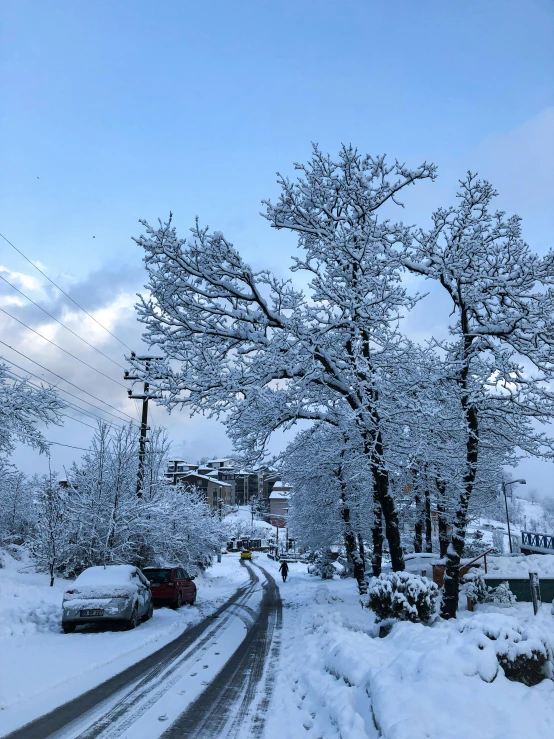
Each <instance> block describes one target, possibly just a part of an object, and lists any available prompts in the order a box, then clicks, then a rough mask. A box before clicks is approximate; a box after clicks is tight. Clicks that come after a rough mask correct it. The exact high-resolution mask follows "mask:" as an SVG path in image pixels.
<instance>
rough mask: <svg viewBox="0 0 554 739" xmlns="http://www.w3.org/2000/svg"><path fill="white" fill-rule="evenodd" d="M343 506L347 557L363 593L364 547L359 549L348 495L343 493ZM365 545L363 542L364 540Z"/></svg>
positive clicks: (361, 593) (364, 588) (365, 589)
mask: <svg viewBox="0 0 554 739" xmlns="http://www.w3.org/2000/svg"><path fill="white" fill-rule="evenodd" d="M341 500H342V503H343V505H342V508H341V517H342V521H343V523H344V548H345V549H346V559H347V560H348V564H349V565H350V566H351V568H352V572H353V574H354V578H355V579H356V582H357V583H358V592H359V593H360V595H363V594H364V593H366V592H367V585H366V582H365V557H364V551H363V548H362V549H361V550H358V543H357V542H356V535H355V534H354V532H353V531H352V525H351V523H350V508H349V507H348V506H347V505H346V495H345V494H344V493H342V494H341ZM362 546H363V542H362Z"/></svg>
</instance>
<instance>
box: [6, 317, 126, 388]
mask: <svg viewBox="0 0 554 739" xmlns="http://www.w3.org/2000/svg"><path fill="white" fill-rule="evenodd" d="M0 311H2V313H5V314H6V315H7V316H9V317H10V318H11V319H12V320H13V321H17V323H19V324H21V326H25V328H26V329H28V330H29V331H32V332H33V333H34V334H36V335H37V336H40V338H41V339H44V341H47V342H48V343H49V344H52V346H55V347H56V349H59V350H60V351H62V352H65V354H67V355H68V356H70V357H72V358H73V359H76V360H77V362H81V364H84V365H85V367H88V368H89V369H91V370H94V371H95V372H98V374H99V375H102V377H105V378H106V379H108V380H110V381H111V382H115V384H116V385H119V387H125V385H123V383H121V382H118V381H117V380H114V379H113V377H110V376H109V375H106V374H105V373H104V372H101V371H100V370H99V369H96V367H93V366H92V364H89V363H88V362H85V360H84V359H80V358H79V357H76V356H75V354H72V353H71V352H68V351H67V349H64V348H63V347H62V346H60V345H59V344H56V342H54V341H51V340H50V339H47V338H46V336H43V335H42V334H41V333H39V332H38V331H36V330H35V329H34V328H31V326H28V325H27V324H26V323H23V321H20V320H19V318H16V317H15V316H12V314H11V313H8V311H7V310H5V309H4V308H0Z"/></svg>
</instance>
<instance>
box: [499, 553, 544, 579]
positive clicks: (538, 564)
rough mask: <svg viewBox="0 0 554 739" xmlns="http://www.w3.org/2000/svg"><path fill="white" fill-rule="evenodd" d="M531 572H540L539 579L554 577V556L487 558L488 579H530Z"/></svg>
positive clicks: (534, 555) (519, 555)
mask: <svg viewBox="0 0 554 739" xmlns="http://www.w3.org/2000/svg"><path fill="white" fill-rule="evenodd" d="M530 572H538V574H539V578H540V577H554V554H530V555H528V556H526V555H524V554H518V555H515V556H513V557H501V556H498V557H490V556H488V557H487V576H488V577H498V578H501V577H506V578H508V577H529V573H530Z"/></svg>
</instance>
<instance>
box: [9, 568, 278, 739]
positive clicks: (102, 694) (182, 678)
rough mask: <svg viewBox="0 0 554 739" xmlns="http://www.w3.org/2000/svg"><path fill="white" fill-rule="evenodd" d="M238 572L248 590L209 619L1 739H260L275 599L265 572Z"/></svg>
mask: <svg viewBox="0 0 554 739" xmlns="http://www.w3.org/2000/svg"><path fill="white" fill-rule="evenodd" d="M245 566H246V567H248V570H249V576H250V582H249V584H248V585H247V586H245V587H243V588H240V589H239V590H238V591H237V592H236V593H235V595H234V596H233V597H232V598H230V599H229V600H228V601H227V602H226V603H225V604H224V605H223V606H221V608H219V609H218V610H217V611H216V612H215V613H214V614H213V615H212V616H211V617H210V618H207V619H205V620H204V621H202V622H201V623H200V624H198V625H197V626H195V627H193V628H191V629H189V630H188V631H186V632H185V633H184V634H182V636H180V637H179V638H178V639H176V640H175V641H173V642H171V643H170V644H168V645H167V646H165V647H163V648H162V649H160V650H159V651H157V652H155V653H154V654H152V655H150V656H149V657H147V658H146V659H143V660H141V661H140V662H138V663H137V664H135V665H133V666H132V667H130V668H128V669H127V670H125V671H124V672H122V673H120V674H119V675H116V676H115V677H113V678H111V679H110V680H107V681H106V682H104V683H102V684H101V685H99V686H98V687H96V688H94V689H93V690H90V691H88V692H87V693H85V694H83V695H81V696H80V697H78V698H76V699H75V700H73V701H71V702H69V703H66V704H65V705H63V706H61V707H60V708H58V709H56V710H55V711H52V712H51V713H49V714H47V715H46V716H43V717H42V718H40V719H38V720H37V721H35V722H33V723H32V724H29V725H27V726H26V727H23V728H22V729H20V730H18V731H16V732H14V733H12V734H10V735H9V738H8V739H46V738H47V737H51V738H52V739H54V738H56V739H97V738H98V739H115V737H118V738H121V739H130V737H133V739H136V737H148V739H156V737H162V736H163V737H164V738H171V739H175V738H176V737H198V738H199V739H200V738H205V739H207V738H208V737H221V738H222V739H224V737H228V738H229V739H242V738H243V737H244V739H246V737H259V736H261V733H262V731H263V727H264V713H265V710H266V708H267V706H268V704H269V700H270V696H271V691H272V687H273V682H274V677H275V674H274V669H275V666H276V664H277V660H278V656H279V648H280V627H281V619H282V613H281V599H280V597H279V590H278V588H277V586H276V584H275V581H274V580H273V578H272V577H271V575H270V574H269V573H268V572H267V571H266V570H264V569H263V568H261V567H258V566H256V564H255V563H252V564H248V565H245ZM262 573H263V574H262ZM260 575H262V576H261V577H260Z"/></svg>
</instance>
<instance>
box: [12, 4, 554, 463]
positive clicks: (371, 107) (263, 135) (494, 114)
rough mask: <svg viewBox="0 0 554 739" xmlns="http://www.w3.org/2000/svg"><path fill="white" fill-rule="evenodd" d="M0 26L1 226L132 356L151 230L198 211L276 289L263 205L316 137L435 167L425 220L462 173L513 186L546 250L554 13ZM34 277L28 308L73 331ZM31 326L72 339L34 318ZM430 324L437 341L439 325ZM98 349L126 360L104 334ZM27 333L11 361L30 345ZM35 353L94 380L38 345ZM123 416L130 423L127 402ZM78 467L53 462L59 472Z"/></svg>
mask: <svg viewBox="0 0 554 739" xmlns="http://www.w3.org/2000/svg"><path fill="white" fill-rule="evenodd" d="M0 8H1V17H2V54H1V59H0V65H1V67H0V74H1V77H0V84H1V87H2V90H3V93H2V99H3V104H2V112H1V120H0V126H1V128H0V132H1V136H2V153H1V156H2V161H1V168H0V188H1V190H0V226H1V228H0V230H1V231H2V233H4V234H5V235H6V236H7V237H8V238H10V239H11V240H12V241H13V242H14V243H15V244H16V245H17V246H19V247H20V248H21V249H22V250H23V251H24V252H25V253H26V254H27V255H28V256H29V257H30V258H32V259H35V260H38V261H39V262H40V263H41V265H43V266H44V268H45V271H46V272H47V273H48V274H49V275H50V276H51V277H53V278H54V279H56V280H57V281H59V282H60V284H62V285H63V286H64V287H65V288H66V289H68V290H70V291H72V294H74V295H75V296H76V297H78V299H79V300H80V302H82V303H83V304H85V305H86V306H87V307H88V308H90V309H91V310H95V311H100V313H99V314H98V315H102V317H103V320H105V321H106V322H108V323H109V324H110V326H111V327H112V328H113V329H114V330H115V332H116V333H118V332H119V333H120V334H121V335H123V336H124V337H125V340H126V341H128V340H131V341H133V342H136V341H138V336H139V333H140V332H139V330H138V329H137V327H136V326H135V324H134V322H133V315H132V303H133V299H132V295H133V293H134V292H136V291H137V290H138V289H140V287H141V284H142V282H143V276H142V273H141V263H140V260H141V256H142V255H141V254H140V253H139V252H138V249H137V247H136V246H135V245H134V244H133V242H132V241H131V239H130V237H131V236H132V235H136V234H137V233H138V232H139V230H140V228H139V226H138V224H137V220H138V218H147V219H148V220H152V221H153V220H155V219H156V218H157V217H158V216H161V217H164V216H166V215H167V213H168V211H169V210H170V209H171V210H173V211H174V213H175V218H176V222H177V224H178V226H179V227H180V228H181V229H182V230H183V231H184V230H185V229H186V228H187V227H188V226H189V225H190V224H191V223H192V222H193V219H194V217H195V216H196V215H199V216H200V217H201V219H202V221H203V222H204V223H209V224H210V225H211V226H212V227H214V228H218V229H220V230H223V231H224V232H225V233H226V235H228V237H229V238H230V239H231V240H232V241H234V243H235V244H236V245H237V246H239V247H240V248H241V250H242V251H243V253H244V254H245V255H246V256H247V258H248V259H249V260H250V261H251V262H252V263H253V264H255V265H256V266H261V265H262V264H263V265H264V266H269V267H270V268H272V269H275V270H277V271H283V270H285V269H286V267H287V264H288V262H289V255H290V253H291V252H292V250H293V243H292V241H291V240H290V238H288V237H287V236H286V235H283V234H276V233H274V232H272V231H271V230H270V229H269V228H268V226H267V224H266V222H265V221H264V220H263V219H261V218H260V217H259V215H258V213H259V211H260V210H261V208H260V200H261V199H262V198H266V197H275V196H276V194H277V189H276V185H275V172H276V171H277V170H280V171H282V172H284V173H289V172H291V171H292V163H293V162H294V161H301V160H303V159H306V158H307V156H308V155H309V151H310V142H311V141H316V142H318V143H319V144H320V145H321V147H322V148H323V149H326V150H329V151H331V152H336V150H337V149H338V147H339V145H340V143H341V142H347V143H349V142H352V143H353V144H355V145H356V146H358V147H359V148H360V149H361V150H363V151H368V152H371V153H387V154H388V155H389V156H391V157H393V158H394V157H397V158H399V159H402V160H404V161H406V162H407V163H409V164H414V165H416V164H418V163H419V162H420V161H422V160H424V159H427V160H430V161H434V162H435V163H436V164H437V165H438V167H439V180H438V181H437V182H436V183H435V184H428V185H425V186H423V187H422V188H420V190H419V191H417V192H416V190H415V189H414V190H413V194H412V193H410V202H407V203H406V205H407V213H408V214H409V218H408V219H412V220H414V221H415V220H418V221H425V219H426V218H428V215H429V213H430V212H431V210H432V209H433V208H434V207H436V206H437V205H438V204H442V203H445V202H449V201H451V200H452V196H453V194H454V192H455V186H456V180H457V178H458V177H460V176H462V175H463V173H464V171H465V170H467V169H468V168H472V169H474V170H478V171H479V172H480V173H482V174H483V175H485V176H487V177H489V178H490V179H491V180H492V181H493V182H494V183H495V185H496V186H497V188H498V189H499V191H500V193H501V197H500V199H499V205H501V206H502V207H505V208H506V209H507V210H509V211H511V212H514V211H515V212H519V213H520V214H521V215H522V216H523V217H524V229H525V235H526V237H527V239H528V240H529V242H530V243H531V245H532V246H534V247H535V248H536V249H537V250H539V251H543V250H544V249H546V248H547V247H549V246H550V245H551V233H552V227H553V226H554V218H553V216H552V211H553V209H552V207H551V204H552V201H553V198H554V186H553V183H554V180H553V174H552V172H553V171H554V152H553V143H552V142H553V140H554V83H553V80H554V51H553V50H554V5H553V4H552V2H550V0H525V2H521V0H520V1H518V2H515V1H513V0H467V1H466V0H464V2H457V3H456V2H445V1H444V0H419V1H418V2H414V1H413V0H412V1H409V0H388V1H387V2H385V1H384V0H383V1H377V0H341V1H340V2H339V1H338V0H337V1H336V2H331V1H325V0H318V1H317V2H315V1H312V0H305V1H304V0H296V2H290V1H289V0H284V1H283V2H280V3H269V2H262V1H261V0H260V1H256V2H254V1H253V0H242V1H240V2H229V1H226V2H225V1H219V2H210V1H204V2H195V3H193V2H186V1H185V0H180V1H177V0H165V1H164V2H152V0H150V1H146V0H144V1H143V0H109V1H104V0H94V2H92V1H90V0H89V1H88V2H84V1H83V2H74V1H71V0H70V1H67V2H59V1H58V2H56V1H55V0H49V1H48V2H44V1H43V0H40V1H35V2H28V1H27V0H10V1H8V2H5V1H4V2H0ZM405 217H406V216H405ZM93 237H94V238H93ZM0 267H2V268H4V269H5V270H9V271H10V274H12V276H13V275H16V276H15V277H13V279H14V280H15V281H16V282H17V280H19V282H18V284H19V285H21V284H23V282H21V280H23V281H25V280H27V284H30V283H29V279H30V276H31V274H32V268H31V267H30V265H28V264H26V263H25V262H24V261H23V260H22V259H21V258H20V257H19V256H18V255H17V254H16V253H15V252H13V251H12V250H11V249H10V247H8V246H7V245H6V244H5V243H2V244H0ZM4 274H7V273H4ZM18 275H19V276H18ZM33 277H36V278H39V282H37V283H36V284H34V283H33V285H32V288H29V289H32V291H34V292H33V294H34V296H35V299H37V300H38V301H39V302H40V301H42V304H43V305H45V306H46V305H47V304H48V305H49V306H51V307H52V308H53V309H56V310H58V311H59V312H60V314H62V315H66V317H67V320H68V321H70V320H74V321H75V322H76V323H77V324H78V322H79V319H78V318H77V317H76V316H71V315H70V314H69V313H67V312H66V313H64V311H66V309H65V308H64V307H63V304H62V303H61V302H60V301H59V300H58V298H57V297H56V296H55V294H54V293H53V292H52V291H51V290H49V289H48V287H47V286H46V285H44V283H43V281H41V280H40V275H38V273H36V274H34V275H33ZM4 292H6V291H5V290H4V288H2V293H0V299H1V298H2V295H4ZM6 294H7V293H6ZM12 298H13V296H12ZM15 309H17V310H19V309H20V310H21V311H27V310H28V308H24V306H23V305H21V306H17V305H16V306H15ZM26 315H27V314H26ZM28 320H29V321H33V320H34V323H32V324H31V325H34V326H35V327H36V326H42V329H41V330H43V331H47V330H48V331H50V333H49V334H48V335H49V336H54V335H55V336H56V337H57V338H56V340H57V341H59V342H60V343H62V342H63V341H66V340H67V337H63V336H62V334H61V333H59V332H58V331H57V330H56V331H55V330H54V328H53V327H51V326H47V325H46V324H44V323H43V322H42V323H41V321H42V319H41V318H40V316H39V315H38V314H37V315H35V314H32V315H31V314H29V315H28ZM421 320H423V323H425V320H426V319H425V317H423V318H422V317H418V319H417V321H418V325H420V323H421ZM414 327H415V323H414ZM425 327H426V330H427V329H428V330H432V329H433V320H432V319H431V318H430V317H428V320H427V323H425ZM2 329H3V331H7V332H8V333H9V332H10V331H11V330H12V327H11V325H10V324H9V322H8V323H5V325H4V322H2ZM90 331H91V336H93V338H94V340H95V341H97V342H98V345H99V346H102V347H103V348H104V349H106V348H107V349H109V350H110V351H112V352H113V355H114V356H117V357H118V358H119V359H121V358H122V357H121V353H120V351H119V349H120V347H118V345H117V344H114V343H113V342H111V341H110V338H109V336H108V335H102V332H96V330H95V329H94V327H92V328H91V329H90ZM62 333H63V332H62ZM12 336H13V342H14V343H13V345H14V346H15V345H16V342H17V341H18V340H20V341H22V339H21V335H20V334H16V333H13V334H12ZM23 345H24V346H25V351H26V352H30V351H31V349H33V348H34V349H35V351H36V352H38V353H39V354H41V356H42V357H43V358H44V357H48V359H49V361H50V365H49V366H52V367H53V366H54V365H55V366H56V367H58V368H63V370H64V372H63V373H62V374H64V373H67V374H66V376H68V377H69V376H70V377H72V378H74V380H78V381H79V383H83V384H85V383H87V382H89V383H90V382H93V380H92V379H91V378H88V377H85V376H83V375H82V374H80V372H81V369H80V368H74V367H72V366H70V365H69V364H66V359H64V358H63V357H57V355H55V353H52V354H50V353H47V350H46V349H45V348H40V350H39V346H38V344H37V343H36V342H35V343H34V344H33V343H31V342H30V341H28V342H27V343H24V344H23ZM64 345H65V344H64ZM20 346H21V345H20ZM68 346H69V344H68ZM49 351H50V350H48V352H49ZM29 355H30V354H29ZM30 356H31V355H30ZM33 356H35V355H33ZM37 356H38V355H37ZM87 356H88V355H87ZM6 358H7V359H10V358H11V356H10V355H9V351H6ZM29 366H30V365H29ZM58 371H59V370H58ZM93 384H94V383H93ZM87 386H88V385H87ZM98 388H99V391H100V390H101V389H103V386H100V385H99V386H98ZM113 389H114V391H115V385H114V388H113ZM106 392H107V391H106ZM117 392H119V391H117ZM110 397H112V396H111V395H110ZM113 402H115V403H119V404H121V407H122V408H123V407H126V405H125V403H126V400H125V398H120V397H119V396H117V395H114V396H113ZM158 416H159V420H161V419H162V414H161V412H160V411H158ZM208 428H209V429H210V430H207V429H208ZM171 429H172V434H173V435H174V436H175V438H176V440H177V441H180V440H181V439H185V438H186V439H187V440H188V441H187V443H188V444H189V446H188V447H186V446H185V447H184V448H183V453H184V454H186V453H188V452H190V454H191V455H193V456H194V455H196V456H199V455H200V454H202V453H203V452H202V451H201V449H202V448H204V447H206V448H205V453H206V454H208V455H210V454H212V453H214V454H215V453H220V452H222V453H224V452H226V451H228V449H225V448H221V446H223V445H224V444H225V440H224V437H223V436H222V435H221V434H220V432H219V431H214V430H213V429H211V427H208V425H206V423H204V425H202V422H198V421H195V422H193V423H192V424H191V422H189V421H185V419H183V417H182V416H181V420H179V421H178V420H172V421H171ZM88 433H89V431H88V430H87V429H85V428H84V427H82V428H81V429H78V430H75V429H73V428H72V429H71V430H70V429H69V428H68V427H65V428H64V429H60V430H54V431H53V432H52V434H53V435H52V438H55V439H57V440H62V438H67V436H68V435H70V436H71V437H72V438H74V439H77V440H78V441H79V443H85V445H86V441H87V434H88ZM212 446H213V447H214V448H211V447H212ZM67 460H68V458H67V456H66V455H62V453H61V452H60V454H59V455H58V458H57V459H55V463H58V464H57V466H58V467H59V466H60V464H61V463H62V462H67ZM38 464H39V463H38V462H37V465H38ZM40 464H42V463H40Z"/></svg>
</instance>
